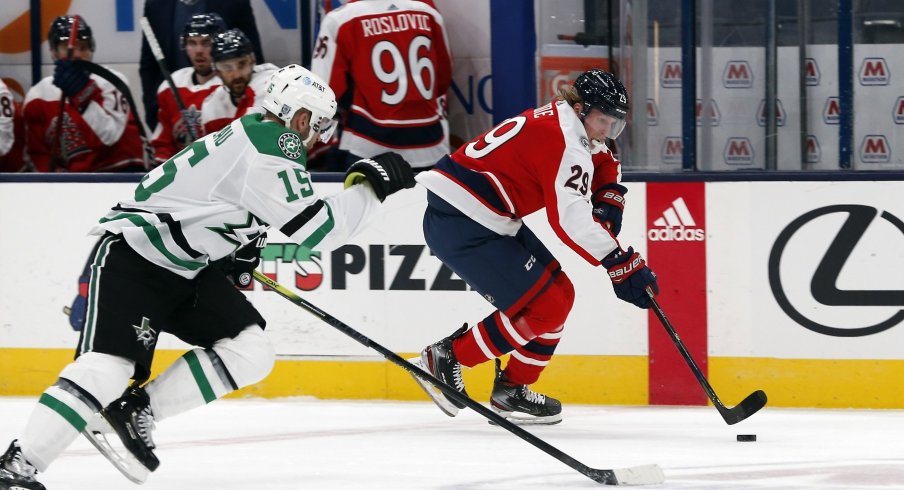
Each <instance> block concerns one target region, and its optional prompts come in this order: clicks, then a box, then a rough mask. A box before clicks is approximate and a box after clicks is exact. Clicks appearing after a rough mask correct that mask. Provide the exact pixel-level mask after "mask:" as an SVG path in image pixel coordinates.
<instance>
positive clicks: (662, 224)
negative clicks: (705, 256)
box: [647, 197, 706, 242]
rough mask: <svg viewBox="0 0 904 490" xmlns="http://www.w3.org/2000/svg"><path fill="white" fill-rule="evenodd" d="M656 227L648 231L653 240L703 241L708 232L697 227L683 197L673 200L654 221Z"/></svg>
mask: <svg viewBox="0 0 904 490" xmlns="http://www.w3.org/2000/svg"><path fill="white" fill-rule="evenodd" d="M653 226H654V227H655V228H651V229H650V230H649V231H647V238H648V239H649V240H650V241H653V242H670V241H678V242H702V241H703V240H704V239H705V238H706V232H705V231H704V230H703V229H702V228H696V226H697V222H696V221H694V217H693V216H691V212H690V210H688V209H687V204H685V202H684V198H683V197H679V198H678V199H675V200H674V201H672V205H671V206H669V207H668V208H666V210H665V211H663V212H662V216H661V217H659V218H657V219H656V221H654V222H653Z"/></svg>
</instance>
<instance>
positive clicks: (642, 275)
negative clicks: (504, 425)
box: [417, 70, 658, 424]
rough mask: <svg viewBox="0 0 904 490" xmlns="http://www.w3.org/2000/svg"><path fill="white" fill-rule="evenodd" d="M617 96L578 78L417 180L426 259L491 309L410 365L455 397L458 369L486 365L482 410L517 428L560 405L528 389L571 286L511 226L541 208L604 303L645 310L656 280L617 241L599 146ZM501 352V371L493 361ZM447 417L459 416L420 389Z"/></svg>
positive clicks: (614, 165)
mask: <svg viewBox="0 0 904 490" xmlns="http://www.w3.org/2000/svg"><path fill="white" fill-rule="evenodd" d="M627 110H628V98H627V94H626V92H625V89H624V87H623V86H622V84H621V82H619V81H618V79H617V78H615V77H614V76H612V75H611V74H609V73H607V72H604V71H602V70H590V71H588V72H585V73H583V74H581V75H580V76H579V77H578V78H577V80H576V81H575V83H574V86H567V87H565V88H563V90H562V91H561V92H560V94H559V95H558V96H557V98H556V99H555V100H553V101H552V102H550V103H549V104H547V105H545V106H543V107H539V108H536V109H530V110H527V111H525V112H523V113H522V114H520V115H517V116H515V117H512V118H509V119H506V120H505V121H503V122H502V123H500V124H499V125H498V126H496V127H495V128H493V129H491V130H490V131H488V132H486V133H484V134H483V135H481V136H478V137H477V138H475V139H473V140H472V141H471V142H469V143H467V144H466V145H464V146H462V147H461V148H460V149H459V150H458V151H457V152H455V153H454V154H453V155H450V156H447V157H445V158H443V159H441V160H440V161H439V162H438V163H437V164H436V167H435V168H434V169H433V170H431V171H429V172H422V173H420V174H419V175H418V177H417V181H418V182H420V183H421V184H422V185H423V186H424V187H426V188H427V189H428V191H429V192H428V194H427V203H428V205H427V210H426V212H425V214H424V236H425V238H426V240H427V244H428V245H429V246H430V249H431V250H432V251H433V253H434V254H435V255H436V256H437V257H438V258H439V259H440V260H442V261H443V263H445V264H446V265H447V266H449V268H450V269H452V270H453V271H454V272H455V273H456V274H458V275H459V276H460V277H461V278H462V279H464V280H465V281H466V282H467V283H468V284H469V285H470V286H471V287H472V288H473V289H474V290H475V291H477V292H478V293H479V294H480V295H481V296H483V297H484V298H486V299H487V300H488V301H489V302H490V304H492V305H493V306H494V307H495V308H496V311H494V312H493V313H492V314H491V315H489V316H488V317H486V318H484V319H483V320H481V321H480V322H478V323H477V324H476V325H474V326H473V327H472V328H470V329H466V327H467V324H466V325H465V326H464V327H462V328H461V329H459V330H458V331H456V332H455V333H453V334H452V335H451V336H449V337H447V338H445V339H443V340H441V341H439V342H437V343H435V344H432V345H430V346H428V347H427V348H426V349H424V351H423V352H422V354H421V362H422V363H423V365H424V366H425V367H426V369H428V370H429V371H430V372H431V373H432V374H433V375H435V376H436V377H438V378H440V379H441V380H443V381H445V382H446V383H447V384H449V385H451V386H453V387H455V388H456V389H457V390H459V391H460V392H461V393H463V394H464V393H465V386H464V382H463V380H462V377H461V366H462V365H464V366H467V367H472V366H475V365H477V364H480V363H483V362H486V361H488V360H490V359H496V379H495V382H494V384H493V393H492V395H491V398H490V404H491V406H492V408H493V409H494V410H496V411H497V412H499V413H500V414H501V415H503V416H505V417H506V418H509V419H511V420H512V421H513V422H516V423H531V424H554V423H557V422H560V421H561V420H562V413H561V412H562V406H561V403H560V402H559V401H558V400H556V399H554V398H552V397H548V396H545V395H542V394H539V393H536V392H534V391H533V390H531V389H530V388H529V385H531V384H532V383H534V382H536V381H537V379H538V378H539V377H540V373H541V372H542V371H543V369H544V368H545V367H546V365H547V364H548V363H549V360H550V359H551V358H552V355H553V352H554V351H555V348H556V345H557V344H558V343H559V339H560V338H561V336H562V331H563V328H564V324H565V319H566V318H567V316H568V312H569V311H570V310H571V306H572V303H573V301H574V288H573V286H572V284H571V281H569V280H568V277H567V276H566V275H565V272H564V271H562V269H561V266H560V265H559V262H558V261H557V260H556V258H555V257H553V255H552V253H551V252H550V251H549V250H548V249H547V248H546V246H545V245H544V244H543V243H542V242H541V241H540V240H539V239H538V238H537V237H536V236H535V235H534V234H533V232H531V230H530V229H528V228H527V226H526V225H525V224H524V223H523V222H522V221H521V218H522V217H524V216H527V215H528V214H531V213H533V212H535V211H538V210H540V209H544V208H545V209H546V216H547V219H548V221H549V224H550V225H551V227H552V229H553V231H554V232H555V233H556V236H557V237H558V238H559V239H560V240H561V242H562V243H564V244H566V245H568V247H569V248H571V249H572V250H573V251H574V252H576V253H577V254H578V255H580V256H581V257H582V258H584V259H585V260H586V261H587V262H589V263H590V264H591V265H593V266H599V265H602V266H603V267H605V268H606V269H607V270H608V277H609V279H611V280H612V284H613V287H614V289H615V294H616V296H618V297H619V298H620V299H622V300H625V301H628V302H631V303H633V304H635V305H637V306H638V307H640V308H649V307H650V306H651V301H650V298H649V296H648V295H647V292H646V288H647V287H650V288H651V289H652V290H653V291H654V292H658V288H657V285H656V276H655V274H653V272H652V271H651V270H650V269H649V267H647V266H646V265H645V263H644V260H643V259H642V258H641V257H640V255H639V254H638V253H636V252H634V250H633V248H630V247H629V248H628V249H627V250H623V249H622V247H621V245H620V244H619V243H618V241H617V239H616V235H617V234H618V233H619V231H620V230H621V212H622V209H623V208H624V194H625V192H626V191H627V189H626V188H624V187H623V186H621V184H619V183H618V182H617V179H618V177H619V171H618V162H617V161H616V160H615V159H614V158H613V156H612V153H611V152H610V151H609V149H608V148H607V147H606V145H605V141H606V139H607V138H612V139H614V138H616V137H618V135H619V133H620V132H621V130H622V129H623V128H624V126H625V117H626V116H627ZM508 353H511V357H510V358H509V361H508V364H507V365H506V367H505V370H502V369H500V368H499V366H500V363H499V360H498V358H499V357H500V356H502V355H504V354H508ZM421 385H422V386H423V387H424V388H425V390H426V391H427V393H428V394H429V395H430V396H431V397H432V398H433V399H434V401H435V402H436V403H437V405H439V407H440V408H441V409H442V410H443V411H444V412H446V414H448V415H450V416H454V415H455V414H456V413H457V412H458V409H460V408H464V406H463V405H461V404H458V403H457V402H455V401H454V400H451V399H447V398H446V397H445V396H443V395H442V394H441V393H439V392H437V391H435V390H433V389H430V387H428V386H426V385H424V384H423V383H421Z"/></svg>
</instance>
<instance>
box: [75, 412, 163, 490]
mask: <svg viewBox="0 0 904 490" xmlns="http://www.w3.org/2000/svg"><path fill="white" fill-rule="evenodd" d="M82 434H84V436H85V438H87V439H88V441H90V442H91V444H93V445H94V447H96V448H97V450H98V451H100V453H101V454H103V455H104V457H105V458H107V460H108V461H110V463H113V466H115V467H116V469H117V470H119V472H120V473H122V474H123V476H125V477H126V478H128V479H129V480H131V481H132V482H134V483H137V484H139V485H141V484H142V483H144V482H146V481H147V479H148V475H149V474H150V470H148V469H147V467H145V466H144V465H143V464H141V462H140V461H138V459H137V458H136V457H135V456H133V455H132V453H130V452H129V450H128V449H126V448H124V447H120V448H119V449H116V448H114V447H113V445H112V444H110V441H109V440H108V439H107V434H111V435H112V437H113V438H114V439H115V440H116V441H117V442H119V436H117V435H116V431H114V430H113V427H112V426H111V425H110V423H109V422H107V420H106V419H104V418H103V417H102V416H101V415H100V414H99V413H96V414H94V415H93V416H92V417H91V419H90V420H89V421H88V424H87V425H86V426H85V430H83V431H82Z"/></svg>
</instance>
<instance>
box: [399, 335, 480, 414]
mask: <svg viewBox="0 0 904 490" xmlns="http://www.w3.org/2000/svg"><path fill="white" fill-rule="evenodd" d="M467 329H468V324H467V323H466V324H464V325H463V326H462V327H461V328H459V329H458V330H456V331H455V332H454V333H453V334H452V335H450V336H448V337H446V338H444V339H443V340H440V341H439V342H437V343H435V344H431V345H428V346H427V348H426V349H424V350H423V351H422V352H421V357H420V359H417V358H415V359H409V362H411V363H412V364H414V365H416V366H418V367H420V368H421V369H423V370H425V371H427V372H428V373H430V374H432V375H433V376H434V377H435V378H437V379H439V380H440V381H442V382H443V383H445V384H447V385H449V386H450V387H452V388H455V390H457V391H458V392H459V393H461V394H462V395H463V396H468V392H467V391H465V382H464V379H462V377H461V364H460V363H459V362H458V359H456V358H455V353H454V352H453V351H452V340H453V339H455V338H456V337H458V336H460V335H461V334H463V333H464V332H465V331H466V330H467ZM412 377H413V378H414V380H415V381H417V384H419V385H420V386H421V388H423V389H424V392H426V393H427V395H428V396H430V399H432V400H433V402H434V403H436V406H437V407H439V409H440V410H442V411H443V413H445V414H446V415H448V416H450V417H454V416H456V415H458V411H459V410H460V409H462V408H465V404H464V403H461V402H458V401H456V400H453V399H452V398H450V397H448V396H446V395H445V394H444V393H443V392H442V391H441V390H440V389H439V388H437V387H435V386H433V384H431V383H429V382H427V381H424V380H422V379H420V378H418V377H417V376H414V375H412Z"/></svg>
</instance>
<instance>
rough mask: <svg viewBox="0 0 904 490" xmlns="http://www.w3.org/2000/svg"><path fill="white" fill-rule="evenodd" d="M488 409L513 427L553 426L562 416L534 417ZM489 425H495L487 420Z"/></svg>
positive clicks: (494, 408)
mask: <svg viewBox="0 0 904 490" xmlns="http://www.w3.org/2000/svg"><path fill="white" fill-rule="evenodd" d="M490 408H492V409H493V411H494V412H496V413H497V414H499V416H500V417H502V418H504V419H505V420H508V421H509V422H511V423H513V424H515V425H555V424H558V423H559V422H561V421H562V414H561V413H559V414H556V415H551V416H549V417H534V416H531V415H527V414H521V413H518V412H507V411H505V410H499V409H498V408H496V407H494V406H492V405H490ZM487 422H488V423H489V424H490V425H497V424H496V423H495V422H493V421H492V420H487Z"/></svg>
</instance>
